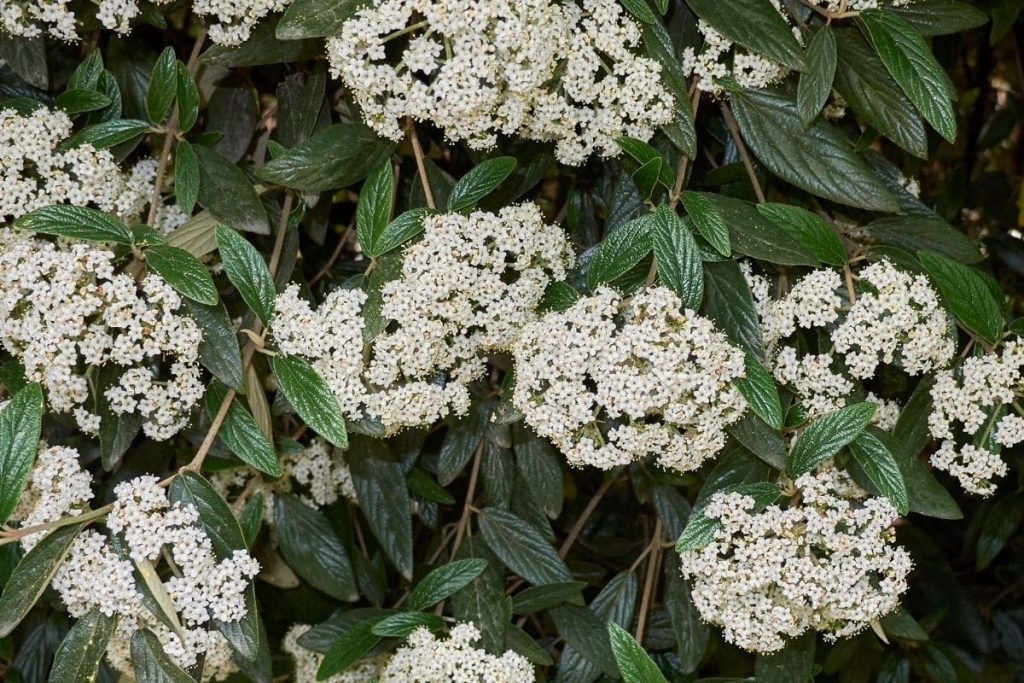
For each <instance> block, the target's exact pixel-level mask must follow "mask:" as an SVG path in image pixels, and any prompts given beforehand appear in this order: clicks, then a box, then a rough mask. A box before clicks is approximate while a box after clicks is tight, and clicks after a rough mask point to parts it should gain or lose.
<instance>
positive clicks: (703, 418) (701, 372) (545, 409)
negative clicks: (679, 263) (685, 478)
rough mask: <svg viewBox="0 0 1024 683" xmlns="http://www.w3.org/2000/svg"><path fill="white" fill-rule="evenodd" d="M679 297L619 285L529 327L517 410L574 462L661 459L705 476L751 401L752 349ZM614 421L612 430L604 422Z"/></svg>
mask: <svg viewBox="0 0 1024 683" xmlns="http://www.w3.org/2000/svg"><path fill="white" fill-rule="evenodd" d="M680 308H681V303H680V301H679V297H677V296H676V295H675V294H674V293H673V292H672V291H671V290H669V289H667V288H665V287H656V288H652V289H647V290H644V291H642V292H640V293H638V294H636V295H635V296H634V297H633V298H632V299H624V298H623V297H622V296H621V295H619V294H618V293H617V292H615V291H613V290H611V289H609V288H604V287H602V288H600V289H598V290H597V291H596V292H595V293H594V295H593V296H590V297H587V298H584V299H581V300H579V301H578V302H576V303H575V304H574V305H573V306H572V307H570V308H569V309H567V310H566V311H564V312H552V313H549V314H547V315H545V316H544V317H543V318H541V319H540V320H539V321H537V322H535V323H533V324H531V325H529V326H527V327H526V329H525V330H524V332H523V334H522V337H521V338H520V340H519V342H518V343H517V344H516V348H515V361H516V388H515V392H514V395H513V401H514V403H515V406H516V407H517V408H518V409H519V410H521V411H523V413H524V415H525V419H526V423H527V424H528V425H530V426H531V427H532V428H533V429H534V430H536V432H537V433H538V434H540V435H541V436H544V437H547V438H548V439H551V441H552V442H553V443H554V444H555V445H556V446H557V447H558V448H559V449H560V450H561V451H562V452H563V453H564V454H565V455H566V457H567V458H568V460H569V462H570V463H571V464H573V465H584V464H588V465H595V466H597V467H601V468H605V469H608V468H612V467H617V466H619V465H625V464H628V463H630V462H633V461H634V460H637V459H640V458H643V457H646V456H647V455H653V456H656V458H657V462H658V464H659V465H661V466H662V467H666V468H669V469H674V470H678V471H683V472H685V471H689V470H693V469H696V468H697V467H699V466H700V464H701V463H702V462H704V460H706V459H707V458H709V457H711V456H713V455H714V454H715V453H717V452H718V451H719V450H720V449H721V448H722V446H724V445H725V440H726V433H725V428H726V426H728V425H729V424H731V423H732V422H734V421H735V420H737V419H739V417H740V415H741V414H742V413H743V410H744V409H745V408H746V402H745V401H744V400H743V398H742V397H741V396H740V393H739V391H738V390H737V389H735V388H734V387H733V386H732V384H731V382H732V380H734V379H736V378H738V377H742V376H743V372H744V358H743V352H742V351H740V350H739V349H737V348H736V347H734V346H732V345H731V344H730V343H729V342H728V340H727V339H726V338H725V335H723V334H722V333H720V332H718V331H717V330H715V327H714V325H713V324H712V323H711V321H709V320H707V319H705V318H702V317H701V316H699V315H697V314H696V313H694V312H693V311H690V310H687V311H682V312H681V311H680ZM602 423H609V424H608V429H607V433H603V432H602V430H601V429H600V427H599V425H600V424H602Z"/></svg>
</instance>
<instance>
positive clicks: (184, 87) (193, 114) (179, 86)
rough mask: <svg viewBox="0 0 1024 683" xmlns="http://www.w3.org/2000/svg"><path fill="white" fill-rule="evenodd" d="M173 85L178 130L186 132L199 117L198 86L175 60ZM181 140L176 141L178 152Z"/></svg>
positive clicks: (186, 68) (186, 69) (185, 67)
mask: <svg viewBox="0 0 1024 683" xmlns="http://www.w3.org/2000/svg"><path fill="white" fill-rule="evenodd" d="M174 87H175V94H176V96H177V98H178V130H180V131H181V132H182V133H187V132H189V131H190V130H192V126H194V125H196V119H198V118H199V88H198V86H196V81H195V79H194V78H192V74H191V73H189V71H188V67H187V66H185V65H184V64H183V63H181V62H177V66H176V68H175V84H174ZM182 142H183V141H179V142H178V149H179V154H180V149H181V143H182Z"/></svg>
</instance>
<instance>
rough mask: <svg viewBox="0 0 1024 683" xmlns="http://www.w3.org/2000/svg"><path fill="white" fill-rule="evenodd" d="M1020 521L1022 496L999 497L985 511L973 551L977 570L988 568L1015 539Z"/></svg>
mask: <svg viewBox="0 0 1024 683" xmlns="http://www.w3.org/2000/svg"><path fill="white" fill-rule="evenodd" d="M1022 519H1024V496H1022V495H1021V494H1020V493H1012V494H1010V495H1006V496H1001V497H999V498H997V499H996V500H995V501H994V502H993V503H992V505H991V506H989V507H988V508H987V509H986V510H985V513H984V517H983V518H982V520H981V530H980V531H979V532H978V546H977V549H976V551H975V560H976V563H975V566H976V567H977V568H978V569H979V570H981V569H985V568H986V567H988V566H989V565H990V564H991V563H992V560H994V559H995V558H996V555H998V554H999V553H1000V551H1002V549H1003V548H1005V547H1006V544H1007V543H1008V542H1009V541H1010V540H1011V539H1012V538H1014V537H1016V535H1017V530H1018V529H1020V524H1021V520H1022Z"/></svg>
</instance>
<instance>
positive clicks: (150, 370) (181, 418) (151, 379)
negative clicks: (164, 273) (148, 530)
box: [0, 230, 203, 440]
mask: <svg viewBox="0 0 1024 683" xmlns="http://www.w3.org/2000/svg"><path fill="white" fill-rule="evenodd" d="M113 261H114V255H113V254H112V253H111V252H110V251H107V250H105V249H102V248H98V247H95V246H92V245H88V244H84V243H72V244H68V245H67V246H60V245H58V244H55V243H53V242H48V241H44V240H41V239H37V238H33V237H29V236H26V235H23V234H20V233H13V232H10V231H8V230H3V231H0V345H2V346H3V348H4V349H5V350H6V351H7V352H8V353H11V354H12V355H14V356H16V357H17V358H18V359H19V360H20V361H21V363H22V365H23V366H24V368H25V375H26V376H27V377H28V378H29V379H31V380H33V381H37V382H40V383H41V384H42V385H43V387H44V389H45V390H46V393H47V397H48V399H49V404H50V406H51V408H53V409H54V410H56V411H58V412H72V413H73V414H74V416H75V419H76V420H77V422H78V425H79V426H80V427H81V428H82V429H83V430H84V431H86V432H89V433H95V432H96V431H97V430H98V429H99V422H100V418H99V416H98V415H96V414H95V413H92V412H90V411H89V409H88V408H87V407H86V403H87V399H88V398H89V394H90V391H89V389H90V387H89V384H90V383H89V375H90V374H92V373H91V372H90V368H100V367H104V366H113V367H117V368H119V369H123V373H122V374H121V375H120V377H117V378H115V379H114V380H113V382H112V384H111V385H110V386H109V388H107V389H106V390H105V392H104V396H105V397H106V399H107V401H109V404H110V409H111V410H112V411H113V412H114V413H115V414H136V415H138V416H139V417H140V418H141V419H142V424H143V429H144V431H145V432H146V434H147V435H148V436H150V437H151V438H153V439H158V440H163V439H167V438H170V437H171V436H173V435H174V434H176V433H177V432H178V431H180V430H181V428H182V427H184V426H185V424H187V422H188V419H189V411H190V409H191V408H192V406H193V405H195V403H196V402H197V401H198V400H199V399H200V398H201V397H202V395H203V383H202V380H201V374H200V370H199V365H198V348H199V343H200V342H201V341H202V334H201V331H200V329H199V327H198V326H197V325H196V324H195V323H194V322H193V321H192V320H191V319H190V318H188V317H186V316H184V315H181V314H180V313H178V309H179V308H180V306H181V297H180V296H179V295H178V294H177V292H175V291H174V290H173V289H172V288H171V287H170V286H169V285H168V284H167V283H166V282H165V281H164V280H163V279H162V278H160V277H159V276H157V275H155V274H151V275H149V276H147V277H146V279H145V280H143V281H142V283H141V284H139V283H136V282H135V280H134V279H133V278H132V277H131V276H129V275H125V274H121V273H115V272H114V266H113ZM160 360H164V361H165V365H166V366H167V376H166V377H165V378H164V377H161V376H160V374H159V373H158V371H157V370H156V366H155V363H156V362H158V361H160Z"/></svg>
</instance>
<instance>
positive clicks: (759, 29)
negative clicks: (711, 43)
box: [686, 0, 807, 71]
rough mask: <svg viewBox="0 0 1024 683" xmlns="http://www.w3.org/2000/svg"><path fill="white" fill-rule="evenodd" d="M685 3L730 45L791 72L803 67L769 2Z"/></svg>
mask: <svg viewBox="0 0 1024 683" xmlns="http://www.w3.org/2000/svg"><path fill="white" fill-rule="evenodd" d="M686 4H687V5H689V6H690V9H692V10H693V13H694V14H696V15H697V16H698V17H700V18H701V19H703V20H704V21H706V22H707V23H709V24H711V27H712V28H714V29H715V30H716V31H718V32H719V33H721V34H722V35H723V36H725V37H726V38H728V39H729V40H731V41H732V42H734V43H739V44H740V45H742V46H743V47H745V48H748V49H750V50H751V51H753V52H756V53H757V54H759V55H764V56H765V57H768V58H769V59H771V60H773V61H776V62H779V63H780V64H785V65H786V66H788V67H789V68H790V69H795V70H796V71H803V70H804V68H805V67H806V65H807V61H806V60H805V59H804V54H803V50H801V49H800V43H798V42H797V41H796V37H795V36H794V35H793V30H792V28H791V27H790V26H789V24H787V23H786V20H785V19H783V18H782V15H781V14H780V13H779V10H778V9H776V8H775V7H774V6H773V5H772V3H771V2H769V0H730V2H719V1H718V0H687V1H686Z"/></svg>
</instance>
